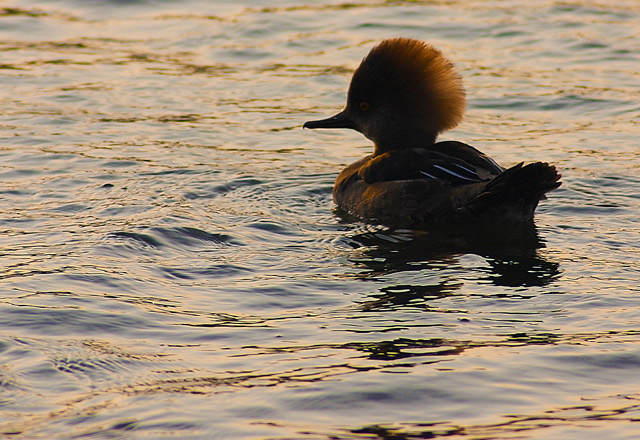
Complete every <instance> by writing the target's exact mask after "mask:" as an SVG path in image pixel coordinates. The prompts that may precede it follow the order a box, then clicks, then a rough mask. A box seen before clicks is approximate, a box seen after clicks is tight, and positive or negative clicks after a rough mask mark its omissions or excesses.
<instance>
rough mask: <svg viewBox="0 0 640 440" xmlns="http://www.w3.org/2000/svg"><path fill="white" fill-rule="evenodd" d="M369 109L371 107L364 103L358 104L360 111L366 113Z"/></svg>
mask: <svg viewBox="0 0 640 440" xmlns="http://www.w3.org/2000/svg"><path fill="white" fill-rule="evenodd" d="M369 107H371V106H370V105H369V103H368V102H366V101H362V102H361V103H360V110H362V111H363V112H366V111H367V110H369Z"/></svg>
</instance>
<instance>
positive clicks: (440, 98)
mask: <svg viewBox="0 0 640 440" xmlns="http://www.w3.org/2000/svg"><path fill="white" fill-rule="evenodd" d="M465 108H466V92H465V89H464V87H463V84H462V78H461V76H460V75H459V74H458V73H457V71H456V69H455V67H454V65H453V63H452V62H451V61H449V60H448V59H447V58H445V57H444V55H443V54H442V52H440V51H439V50H438V49H436V48H435V47H433V46H431V45H429V44H428V43H426V42H424V41H421V40H416V39H411V38H393V39H386V40H383V41H381V42H380V43H379V44H377V45H376V46H374V47H373V48H372V49H371V51H370V52H369V53H368V54H367V55H366V56H365V57H364V58H363V60H362V62H361V63H360V65H359V66H358V68H357V69H356V70H355V71H354V73H353V77H352V78H351V82H350V84H349V89H348V92H347V102H346V106H345V107H344V109H343V110H342V111H341V112H339V113H337V114H336V115H334V116H332V117H329V118H326V119H321V120H314V121H308V122H305V123H304V125H303V128H307V129H330V128H334V129H335V128H346V129H352V130H356V131H358V132H360V133H361V134H363V135H364V136H365V137H366V138H368V139H369V140H371V141H372V142H373V145H374V151H373V153H372V154H369V155H368V156H366V157H364V158H362V159H360V160H358V161H356V162H354V163H352V164H350V165H348V166H347V167H346V168H345V169H343V170H342V172H340V174H339V175H338V177H337V179H336V181H335V184H334V186H333V200H334V202H335V204H336V205H337V207H338V210H339V211H342V212H343V213H346V214H348V215H350V216H355V217H356V218H358V219H362V220H364V221H366V222H371V223H378V224H386V225H390V226H402V227H410V226H416V225H432V224H474V225H478V224H485V225H487V224H491V225H500V224H519V223H526V222H532V221H533V217H534V212H535V209H536V207H537V206H538V203H539V202H540V200H543V199H545V194H546V193H548V192H549V191H552V190H554V189H556V188H558V187H559V186H560V184H561V182H560V178H561V175H560V174H558V171H557V170H556V168H555V166H553V165H550V164H548V163H546V162H533V163H528V164H526V165H525V164H524V163H523V162H521V163H518V164H516V165H514V166H511V167H509V168H505V167H502V166H501V165H499V164H498V163H497V162H496V161H495V160H493V159H492V158H490V157H489V156H487V155H486V154H484V153H482V152H481V151H480V150H478V149H476V148H474V147H472V146H471V145H468V144H466V143H463V142H459V141H453V140H444V141H436V140H437V137H438V135H440V134H441V133H442V132H444V131H446V130H449V129H452V128H454V127H455V126H457V125H458V123H459V122H460V121H461V119H462V117H463V114H464V111H465Z"/></svg>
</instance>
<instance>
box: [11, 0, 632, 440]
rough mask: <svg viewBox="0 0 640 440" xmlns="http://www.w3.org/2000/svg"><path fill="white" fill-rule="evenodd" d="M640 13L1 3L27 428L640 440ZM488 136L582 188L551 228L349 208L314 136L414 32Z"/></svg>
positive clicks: (22, 415) (466, 136)
mask: <svg viewBox="0 0 640 440" xmlns="http://www.w3.org/2000/svg"><path fill="white" fill-rule="evenodd" d="M638 23H640V6H639V5H638V4H637V2H635V1H628V2H625V1H615V2H598V1H568V2H567V1H564V2H555V1H547V0H542V1H537V2H535V3H531V2H525V1H517V0H508V1H500V2H493V1H480V0H478V1H464V2H463V1H460V2H456V1H453V2H451V1H449V2H440V1H425V2H421V1H417V2H416V1H411V2H401V1H400V2H385V1H380V2H360V3H358V2H355V3H354V2H350V3H340V2H331V1H315V2H306V3H304V2H303V3H298V2H294V1H289V0H264V1H260V2H245V3H241V2H237V1H233V2H232V1H228V2H223V1H216V2H206V1H198V0H188V1H175V0H166V1H150V0H149V1H142V0H141V1H133V2H123V1H96V2H86V1H80V0H51V1H29V0H26V1H20V2H18V1H5V2H2V3H0V53H1V56H0V81H1V84H2V87H1V88H0V99H1V100H2V109H3V110H2V112H1V114H0V136H1V138H0V155H1V160H0V179H1V184H0V234H1V237H2V238H1V240H2V250H1V251H0V252H1V254H0V255H1V257H2V262H3V264H2V266H1V272H0V279H1V284H0V286H1V287H0V298H1V301H0V365H1V367H0V405H1V408H2V412H1V413H0V433H1V435H2V436H3V437H8V438H16V439H22V438H24V439H39V438H42V439H45V438H46V439H49V438H123V439H125V438H126V439H128V438H149V439H151V438H153V439H156V438H185V439H189V438H193V439H209V438H220V439H233V438H270V439H293V438H295V439H390V438H397V439H423V438H444V437H446V438H459V439H480V438H482V439H511V438H532V439H534V438H535V439H541V438H545V439H585V438H608V439H636V438H638V436H639V433H640V425H639V424H638V420H640V388H639V387H638V384H639V383H640V346H639V345H638V344H639V343H640V325H639V323H640V299H639V294H640V288H639V287H638V286H639V285H640V269H639V267H640V264H639V263H640V251H639V250H638V237H639V233H640V226H638V222H637V219H638V217H639V216H640V197H639V196H638V186H639V185H640V153H639V151H640V150H639V146H638V139H640V125H639V124H638V121H639V120H640V119H639V117H640V73H638V72H640V69H638V66H639V65H640V55H639V54H640V43H639V42H640V26H638ZM396 36H405V37H412V38H419V39H424V40H427V41H429V42H430V43H432V44H433V45H435V46H437V47H439V48H440V49H442V50H443V51H444V52H445V53H446V54H447V56H449V57H450V58H451V59H452V60H453V61H454V62H455V64H456V65H457V66H458V68H459V70H460V72H461V74H462V76H463V78H464V81H465V85H466V87H467V90H468V97H469V109H468V112H467V116H466V118H465V120H464V121H463V123H462V124H461V125H460V126H459V127H458V128H457V129H456V130H454V131H451V132H449V133H446V134H445V135H444V136H443V139H457V140H461V141H465V142H468V143H470V144H472V145H475V146H476V147H478V148H480V149H481V150H483V151H485V152H486V153H487V154H489V155H491V156H492V157H494V158H495V159H496V160H498V161H499V162H500V163H501V164H503V165H512V164H515V163H517V162H520V161H523V160H524V161H533V160H545V161H549V162H552V163H554V164H555V165H556V166H557V167H558V168H559V169H560V170H561V173H562V174H563V181H564V183H563V186H562V187H561V188H560V189H558V190H557V191H554V192H553V193H551V194H550V195H549V198H548V200H546V201H544V202H543V203H542V204H541V205H540V207H539V208H538V212H537V218H536V225H535V227H534V228H528V229H526V230H524V231H516V232H515V233H514V232H513V231H476V230H463V229H453V230H447V231H410V230H389V229H386V228H384V227H380V226H375V225H367V224H364V223H361V222H357V221H354V220H353V219H346V218H343V217H341V216H340V215H338V214H337V213H335V212H334V211H333V205H332V202H331V187H332V185H333V181H334V179H335V177H336V175H337V173H338V171H339V170H340V169H341V168H342V167H344V165H345V164H347V163H349V162H351V161H353V160H355V159H356V158H358V157H361V156H363V155H365V154H367V153H368V152H369V151H370V150H371V146H370V145H369V142H368V141H367V140H366V139H364V138H363V137H362V136H360V135H359V134H357V133H355V132H339V131H336V132H330V131H323V132H311V131H306V130H304V131H303V130H302V129H301V126H302V123H303V122H304V121H306V120H310V119H317V118H319V117H324V116H329V115H332V114H334V113H336V112H337V111H338V110H340V109H341V107H342V105H343V104H344V99H345V91H346V88H347V85H348V81H349V78H350V76H351V73H352V72H353V69H354V68H355V67H356V66H357V64H358V62H359V60H360V59H361V58H362V57H363V56H364V55H365V54H366V53H367V51H368V50H369V49H370V48H371V47H372V45H373V44H374V43H375V42H376V41H378V40H380V39H382V38H386V37H396Z"/></svg>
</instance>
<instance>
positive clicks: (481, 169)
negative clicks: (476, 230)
mask: <svg viewBox="0 0 640 440" xmlns="http://www.w3.org/2000/svg"><path fill="white" fill-rule="evenodd" d="M502 171H503V168H502V167H500V166H499V165H498V164H497V163H496V162H495V161H493V159H491V158H489V157H488V156H486V155H485V154H483V153H482V152H480V151H478V150H476V149H475V148H473V147H471V146H470V145H467V144H464V143H462V142H455V141H446V142H438V143H436V144H434V145H432V146H431V147H429V148H413V149H406V150H393V151H388V152H386V153H383V154H380V155H378V156H373V157H371V158H370V159H369V160H368V161H367V162H366V163H365V164H363V165H362V166H361V167H360V169H359V170H358V175H359V177H360V178H361V179H363V180H364V181H365V182H366V183H374V182H383V181H390V180H413V179H434V180H441V181H445V182H448V183H449V184H451V185H453V186H457V185H462V184H466V183H475V182H482V181H486V180H490V179H492V178H493V177H495V176H496V175H498V174H500V173H501V172H502Z"/></svg>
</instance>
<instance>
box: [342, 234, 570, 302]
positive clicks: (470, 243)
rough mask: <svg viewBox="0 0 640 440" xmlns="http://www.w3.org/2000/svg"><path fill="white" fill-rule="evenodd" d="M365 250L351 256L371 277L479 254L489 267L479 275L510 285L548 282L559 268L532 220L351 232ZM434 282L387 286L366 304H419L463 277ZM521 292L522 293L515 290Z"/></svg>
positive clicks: (450, 290)
mask: <svg viewBox="0 0 640 440" xmlns="http://www.w3.org/2000/svg"><path fill="white" fill-rule="evenodd" d="M349 243H350V245H351V246H352V247H354V248H356V249H359V250H360V254H359V255H358V256H357V257H354V258H351V261H352V262H353V263H354V264H355V265H356V266H357V267H359V268H362V269H364V271H363V272H361V273H360V274H359V275H358V276H359V277H361V278H362V279H367V280H378V279H380V277H383V276H385V275H390V274H394V273H401V272H411V271H421V270H425V271H428V273H429V274H434V273H436V274H437V273H438V272H440V271H442V270H443V269H455V268H456V267H458V268H460V267H461V265H460V257H461V256H464V255H469V254H472V255H478V256H480V257H482V258H484V260H485V261H486V262H487V265H488V266H487V267H482V268H475V269H474V271H475V273H476V274H477V275H478V276H477V281H479V282H490V283H492V284H494V285H498V286H505V287H532V286H545V285H547V284H549V283H550V282H551V281H553V280H554V279H555V278H556V277H557V276H558V275H559V274H560V267H559V264H558V263H556V262H553V261H549V260H548V259H546V258H544V257H542V256H540V255H539V249H541V248H543V247H544V242H543V240H541V239H540V237H539V235H538V232H537V230H536V227H535V225H534V224H533V223H524V224H520V225H515V226H512V227H509V228H505V227H500V228H496V227H487V226H461V225H456V226H455V227H454V226H451V227H438V228H430V229H427V230H421V231H408V230H399V231H398V230H378V231H368V232H363V233H358V234H356V235H354V236H351V237H349ZM444 277H445V280H444V281H443V280H439V281H438V282H435V283H432V284H419V285H416V284H398V285H392V286H385V287H384V288H382V289H380V290H381V293H379V294H376V295H374V297H375V298H376V299H375V300H373V301H369V302H367V304H366V305H365V308H367V309H372V308H389V307H391V308H395V307H400V306H408V305H412V304H413V305H418V304H420V303H422V305H424V302H425V301H428V300H430V299H436V298H441V297H445V296H449V295H453V294H455V292H456V291H457V290H459V289H460V288H461V287H462V286H463V282H462V281H460V280H456V279H455V278H453V277H449V278H448V279H447V275H444ZM513 295H514V296H516V295H517V296H522V293H521V292H520V293H518V294H516V293H513Z"/></svg>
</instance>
